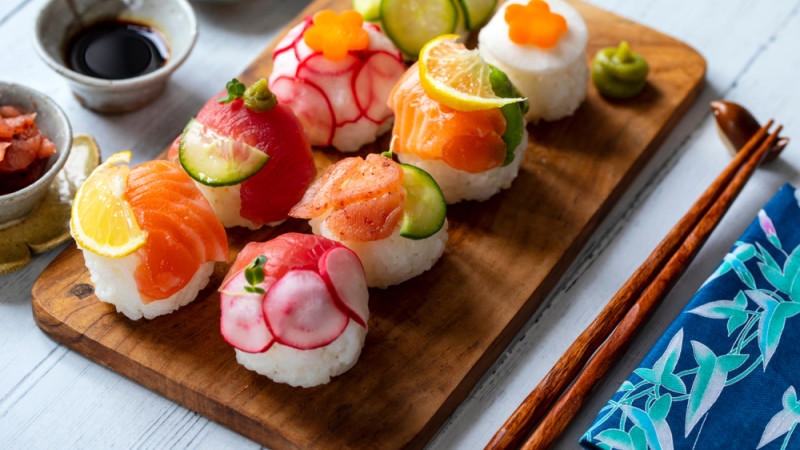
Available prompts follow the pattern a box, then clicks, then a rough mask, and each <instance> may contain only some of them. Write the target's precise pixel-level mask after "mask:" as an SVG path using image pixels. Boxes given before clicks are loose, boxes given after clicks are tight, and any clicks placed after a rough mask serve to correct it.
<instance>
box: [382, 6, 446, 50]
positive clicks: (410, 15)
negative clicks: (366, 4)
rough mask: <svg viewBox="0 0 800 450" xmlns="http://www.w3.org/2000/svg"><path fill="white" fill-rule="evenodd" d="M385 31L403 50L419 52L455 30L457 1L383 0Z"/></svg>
mask: <svg viewBox="0 0 800 450" xmlns="http://www.w3.org/2000/svg"><path fill="white" fill-rule="evenodd" d="M380 15H381V18H382V19H383V31H385V32H386V35H387V36H389V39H391V40H392V42H394V45H396V46H397V48H399V49H400V50H401V51H402V52H403V53H405V54H406V55H409V56H417V55H419V52H420V49H422V47H423V46H424V45H425V43H426V42H428V41H430V40H431V39H433V38H435V37H436V36H439V35H441V34H448V33H453V32H455V30H456V26H457V25H458V7H456V4H455V2H454V0H382V1H381V11H380Z"/></svg>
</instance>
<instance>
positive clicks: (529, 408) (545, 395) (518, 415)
mask: <svg viewBox="0 0 800 450" xmlns="http://www.w3.org/2000/svg"><path fill="white" fill-rule="evenodd" d="M772 123H773V122H772V120H770V121H769V122H768V123H767V124H766V125H764V127H762V128H761V129H760V130H759V131H758V132H757V133H756V134H755V135H754V136H753V137H752V138H751V139H750V141H749V142H748V143H747V144H746V145H745V146H744V147H743V148H742V150H741V151H740V152H739V153H737V155H736V156H735V157H734V159H733V160H732V161H731V163H730V164H729V165H728V167H726V168H725V170H723V171H722V173H720V175H719V176H718V177H717V179H716V180H714V182H713V183H712V184H711V185H710V186H709V187H708V188H707V189H706V191H705V192H704V193H703V195H702V196H700V198H698V199H697V201H696V202H695V204H694V205H693V206H692V207H691V208H690V210H689V212H688V213H687V214H686V215H685V216H684V217H683V218H682V219H681V220H680V221H679V222H678V224H677V225H675V227H673V228H672V230H670V232H669V233H668V234H667V235H666V236H665V237H664V239H663V240H662V241H661V243H660V244H659V245H658V246H657V247H656V248H655V250H653V252H652V253H651V254H650V256H649V257H648V258H647V260H645V262H644V263H643V264H642V265H641V266H640V267H639V268H638V269H637V270H636V272H634V274H633V275H632V276H631V278H630V279H629V280H628V281H627V282H626V283H625V284H624V285H623V286H622V288H620V290H619V291H618V292H617V294H616V295H614V297H613V298H612V299H611V300H610V301H609V303H608V304H607V305H606V307H605V308H603V310H602V311H601V312H600V314H599V315H598V316H597V318H596V319H595V320H594V321H593V322H592V323H591V324H590V325H589V327H587V328H586V330H584V332H583V333H581V335H580V336H579V337H578V338H577V339H576V340H575V342H574V343H573V344H572V345H571V346H570V347H569V349H567V351H566V352H565V353H564V355H563V356H562V357H561V358H560V359H559V360H558V362H556V364H555V366H554V367H553V368H552V369H551V370H550V372H548V374H547V375H546V376H545V377H544V378H543V379H542V381H541V382H540V383H539V385H538V386H537V387H536V388H535V389H534V390H533V391H532V392H531V393H530V394H529V395H528V397H526V398H525V400H524V401H523V402H522V403H521V404H520V406H519V407H517V409H516V410H515V411H514V413H513V414H512V415H511V417H509V419H508V420H507V421H506V422H505V423H504V424H503V426H502V427H501V428H500V429H499V430H498V432H497V433H496V434H495V435H494V437H493V438H492V440H491V441H490V442H489V444H488V445H487V446H486V448H487V449H501V448H517V447H518V446H519V445H520V444H521V443H522V442H523V440H524V439H525V437H526V436H527V434H528V433H529V432H530V430H531V429H532V428H533V426H534V425H535V424H536V423H537V422H538V421H539V420H540V419H541V417H542V416H543V415H544V413H545V412H546V411H547V410H548V409H549V408H550V406H551V405H552V404H553V402H554V401H555V400H556V399H557V398H558V397H559V396H560V395H561V393H562V392H563V391H564V389H566V387H567V386H568V385H569V384H570V383H571V382H572V381H573V379H574V378H575V377H576V376H577V374H578V373H579V372H580V370H581V368H582V367H583V366H584V365H585V364H586V362H587V361H588V359H589V357H590V356H591V355H592V353H594V352H595V350H597V348H598V347H599V346H600V345H601V344H602V343H603V342H604V341H605V340H606V338H607V337H608V335H609V334H611V332H612V331H613V330H614V328H615V327H616V326H617V324H618V323H619V322H620V320H622V317H623V316H624V315H625V313H626V312H627V311H628V310H629V309H630V308H631V306H632V305H633V302H634V301H635V300H636V299H637V298H638V297H639V295H640V294H641V293H642V291H644V289H645V287H647V285H648V284H650V282H651V281H652V280H653V278H654V277H655V275H656V274H657V273H658V271H659V270H660V269H661V268H662V267H663V266H664V265H665V264H666V261H667V259H668V258H669V257H670V256H671V255H672V254H673V253H674V252H675V250H676V249H677V248H678V247H679V246H680V244H681V243H682V242H683V241H684V240H685V239H686V237H687V236H688V235H689V233H690V232H691V230H692V229H693V228H694V227H695V225H696V224H697V223H698V222H699V221H700V219H701V218H702V217H703V215H704V214H705V213H706V212H707V211H708V209H709V208H710V207H711V205H712V204H713V203H714V201H715V200H716V199H717V197H719V195H720V193H721V192H722V190H723V189H724V188H725V187H726V186H727V185H728V184H729V183H730V181H731V179H733V177H734V176H735V175H736V173H737V172H738V171H739V169H740V168H741V167H742V166H743V165H744V164H745V163H746V162H747V161H748V160H749V159H751V156H753V154H754V153H755V152H756V150H758V144H759V143H761V141H762V140H763V139H764V137H765V136H766V134H767V131H768V130H769V128H770V127H771V126H772Z"/></svg>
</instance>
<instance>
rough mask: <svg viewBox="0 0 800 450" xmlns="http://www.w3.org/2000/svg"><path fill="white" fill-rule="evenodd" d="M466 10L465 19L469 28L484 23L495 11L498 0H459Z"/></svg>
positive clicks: (474, 27) (471, 28) (472, 28)
mask: <svg viewBox="0 0 800 450" xmlns="http://www.w3.org/2000/svg"><path fill="white" fill-rule="evenodd" d="M458 3H459V4H461V8H462V9H463V10H464V21H465V22H466V25H467V29H468V30H470V31H471V30H474V29H476V28H478V27H479V26H481V25H483V23H484V22H486V21H487V20H488V19H489V16H491V15H492V13H493V12H494V7H495V6H497V0H458Z"/></svg>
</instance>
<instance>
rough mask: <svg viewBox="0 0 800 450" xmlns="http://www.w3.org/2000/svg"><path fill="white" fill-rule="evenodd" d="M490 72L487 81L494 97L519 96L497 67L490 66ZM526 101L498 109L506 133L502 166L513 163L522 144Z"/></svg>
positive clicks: (504, 135) (504, 134)
mask: <svg viewBox="0 0 800 450" xmlns="http://www.w3.org/2000/svg"><path fill="white" fill-rule="evenodd" d="M491 68H492V72H491V73H490V74H489V81H491V82H492V91H494V93H495V95H497V96H498V97H503V98H514V97H517V96H519V92H518V91H517V90H516V88H514V85H513V84H511V80H509V79H508V76H506V74H505V72H503V71H502V70H500V69H498V68H497V67H494V66H491ZM527 103H528V100H525V101H524V102H517V103H511V104H508V105H504V106H502V107H501V108H500V112H501V113H503V117H504V118H505V119H506V131H505V133H503V142H505V143H506V160H505V161H503V166H507V165H509V164H511V162H512V161H514V150H516V148H517V146H518V145H519V144H520V142H522V129H523V128H524V127H525V122H524V121H523V120H522V115H523V114H524V112H523V109H524V110H525V111H527Z"/></svg>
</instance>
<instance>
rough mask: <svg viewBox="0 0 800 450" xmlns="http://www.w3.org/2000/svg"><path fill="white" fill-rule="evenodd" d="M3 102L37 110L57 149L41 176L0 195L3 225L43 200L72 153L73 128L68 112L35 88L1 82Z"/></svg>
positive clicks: (40, 123) (39, 122) (0, 101)
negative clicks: (29, 183)
mask: <svg viewBox="0 0 800 450" xmlns="http://www.w3.org/2000/svg"><path fill="white" fill-rule="evenodd" d="M0 105H11V106H18V107H20V108H22V109H24V110H25V111H27V112H35V113H36V125H37V126H38V127H39V129H40V130H41V131H42V133H43V134H44V135H45V136H47V137H48V138H50V140H51V141H53V144H55V146H56V152H55V153H54V154H53V155H52V156H50V160H49V161H47V165H46V166H45V169H44V172H43V174H42V176H41V178H39V179H38V180H36V181H35V182H34V183H33V184H31V185H29V186H26V187H24V188H22V189H20V190H18V191H16V192H12V193H10V194H6V195H0V227H3V225H6V226H8V225H9V224H12V223H14V222H16V221H18V220H19V219H22V218H24V217H25V216H27V215H28V214H30V213H31V211H33V209H34V208H35V207H36V205H37V204H38V203H39V200H41V198H42V196H43V195H44V194H45V192H46V191H47V188H48V187H49V186H50V183H52V182H53V178H55V176H56V174H58V171H59V170H61V168H62V167H63V166H64V162H66V160H67V157H68V156H69V151H70V148H71V147H72V129H71V128H70V125H69V120H67V116H66V115H65V114H64V111H62V110H61V108H60V107H59V106H58V105H57V104H56V103H55V102H54V101H53V100H51V99H50V98H49V97H47V96H46V95H44V94H42V93H41V92H38V91H35V90H33V89H31V88H28V87H25V86H22V85H19V84H15V83H5V82H0Z"/></svg>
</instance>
